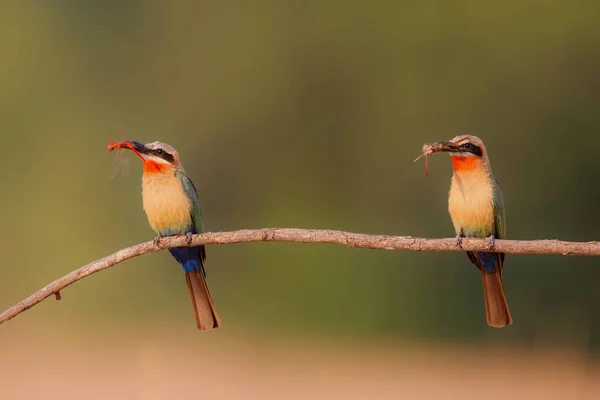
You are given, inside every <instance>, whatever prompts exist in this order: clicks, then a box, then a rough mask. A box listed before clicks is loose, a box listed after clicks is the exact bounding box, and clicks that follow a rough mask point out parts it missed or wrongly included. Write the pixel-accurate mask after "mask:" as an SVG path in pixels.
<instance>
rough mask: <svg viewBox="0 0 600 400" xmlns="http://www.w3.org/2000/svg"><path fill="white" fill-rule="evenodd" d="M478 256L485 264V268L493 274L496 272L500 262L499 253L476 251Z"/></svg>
mask: <svg viewBox="0 0 600 400" xmlns="http://www.w3.org/2000/svg"><path fill="white" fill-rule="evenodd" d="M475 255H476V257H477V258H478V259H479V262H480V263H481V265H483V270H484V271H485V272H486V273H488V274H491V273H493V272H494V269H495V267H496V265H497V264H498V253H488V252H485V251H476V252H475Z"/></svg>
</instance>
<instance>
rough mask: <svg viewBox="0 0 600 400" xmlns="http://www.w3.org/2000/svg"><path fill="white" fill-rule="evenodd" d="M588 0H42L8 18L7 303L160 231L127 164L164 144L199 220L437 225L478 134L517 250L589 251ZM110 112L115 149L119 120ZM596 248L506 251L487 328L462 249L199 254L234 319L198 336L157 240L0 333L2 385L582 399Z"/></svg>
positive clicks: (597, 65)
mask: <svg viewBox="0 0 600 400" xmlns="http://www.w3.org/2000/svg"><path fill="white" fill-rule="evenodd" d="M599 15H600V4H599V3H598V2H596V1H584V0H571V1H568V2H567V1H552V2H548V1H534V0H529V1H513V0H510V1H505V2H495V3H494V2H480V1H476V0H463V1H455V2H445V1H388V2H362V1H354V0H348V1H346V2H334V1H319V2H317V1H306V2H284V1H276V0H271V1H253V2H243V1H237V2H236V1H233V2H215V1H200V2H196V3H194V4H187V5H183V3H178V2H169V3H166V2H158V1H154V2H152V1H148V2H141V1H121V2H74V1H55V2H34V1H22V2H18V3H17V2H15V3H12V4H11V5H9V4H5V5H4V6H3V7H2V12H1V13H0V50H1V52H0V89H1V90H0V124H1V129H0V135H2V138H3V141H2V143H3V146H4V151H3V156H2V157H0V166H1V167H2V168H0V181H1V182H2V183H3V188H4V190H2V192H1V196H0V221H1V223H2V227H3V229H2V230H1V231H0V248H1V249H2V250H3V251H2V254H3V257H2V259H1V261H0V277H1V278H0V279H1V281H2V290H1V291H0V308H7V307H9V306H10V305H12V304H14V303H16V302H17V301H20V300H21V299H23V298H24V297H26V296H27V295H29V294H31V293H32V292H34V291H35V290H37V289H39V288H40V287H42V286H43V285H45V284H46V283H48V282H50V281H51V280H53V279H55V278H57V277H59V276H61V275H63V274H65V273H67V272H69V271H71V270H73V269H75V268H77V267H79V266H81V265H83V264H85V263H87V262H90V261H92V260H94V259H97V258H100V257H102V256H104V255H107V254H110V253H112V252H113V251H116V250H117V249H119V248H122V247H125V246H128V245H132V244H135V243H138V242H141V241H146V240H150V239H152V238H153V237H154V234H153V232H152V231H151V229H150V228H149V226H148V223H147V221H146V219H145V215H144V213H143V210H142V205H141V194H140V174H141V168H140V166H139V164H140V163H139V161H138V160H136V159H134V158H133V156H132V155H128V157H129V159H130V164H131V167H130V171H129V173H128V174H127V176H126V177H125V178H124V179H121V178H119V177H118V178H116V179H114V180H108V179H107V175H108V172H109V170H110V167H111V163H112V159H113V155H112V154H109V153H108V152H107V151H106V144H107V142H108V140H109V139H132V140H138V141H144V142H148V141H154V140H161V141H164V142H167V143H169V144H172V145H173V146H175V147H176V148H177V149H178V150H179V152H180V155H181V157H182V160H183V163H184V165H185V167H186V169H187V171H188V173H189V175H190V176H191V177H192V179H193V180H194V182H195V184H196V186H197V188H198V191H199V196H200V201H201V204H202V207H203V211H204V215H205V227H206V229H207V230H211V231H225V230H234V229H241V228H261V227H302V228H332V229H342V230H350V231H356V232H365V233H385V234H397V235H412V236H423V237H450V236H453V230H452V226H451V223H450V219H449V217H448V215H447V210H446V207H447V205H446V200H447V197H446V196H447V190H448V186H449V179H450V176H451V170H450V162H449V160H448V159H447V157H443V156H440V157H433V158H432V159H431V160H430V176H429V178H428V179H427V180H426V179H425V178H424V170H423V164H422V163H416V164H413V163H412V160H413V159H414V158H415V157H416V156H417V155H418V154H419V151H420V149H421V146H422V144H423V143H426V142H433V141H437V140H442V139H447V138H451V137H453V136H454V135H455V134H458V133H471V134H476V135H478V136H480V137H481V138H482V139H483V140H484V141H485V143H486V144H487V146H488V150H489V153H490V157H491V160H492V165H493V168H494V172H495V175H496V177H497V178H498V179H499V181H500V183H501V186H502V189H503V192H504V197H505V202H506V208H507V220H508V234H509V237H510V238H514V239H535V238H560V239H565V240H582V241H585V240H594V239H598V236H599V233H598V232H599V229H600V213H599V212H598V204H600V189H599V188H598V185H597V182H598V180H599V178H600V168H599V167H598V166H597V164H598V163H597V157H596V154H597V152H598V148H599V145H600V136H599V135H598V132H599V128H600V113H599V112H598V105H599V100H600V75H599V73H598V71H599V70H600V46H599V45H600V30H598V28H597V23H598V17H599ZM119 123H120V124H122V125H123V126H124V127H125V132H126V137H120V136H121V134H120V133H118V132H117V131H116V129H115V127H116V126H117V124H119ZM599 263H600V260H598V259H596V258H583V257H579V258H571V257H568V258H567V257H558V256H510V255H509V256H508V257H507V262H506V268H505V274H504V282H505V288H506V292H507V296H508V300H509V304H510V306H511V311H512V313H513V317H514V320H515V323H514V325H513V326H511V327H509V328H506V329H501V330H495V329H492V328H488V327H487V325H486V324H485V314H484V307H483V297H482V289H481V283H480V277H479V274H478V273H477V271H476V269H475V268H474V267H473V266H472V265H471V264H470V263H469V261H468V259H467V257H466V256H465V255H464V254H459V253H456V254H449V253H439V254H438V253H426V254H416V253H408V252H385V251H372V250H359V249H347V248H343V247H339V246H333V245H301V244H277V243H269V244H240V245H234V246H211V247H209V248H208V265H207V269H208V281H209V284H210V287H211V291H212V293H213V296H214V298H215V301H216V304H217V307H218V310H219V312H220V314H221V317H222V319H223V323H224V328H223V329H219V330H217V331H214V332H211V333H208V334H201V333H200V332H197V331H196V328H195V326H194V320H193V316H192V311H191V305H190V304H189V299H188V297H187V296H188V295H187V291H186V288H185V282H184V277H183V272H182V271H181V268H180V267H179V266H178V265H177V263H176V262H175V261H174V260H173V259H172V258H171V257H170V255H169V254H168V253H167V252H161V253H158V254H152V255H147V256H143V257H140V258H136V259H133V260H130V261H128V262H126V263H124V264H122V265H119V266H117V267H114V268H111V269H109V270H108V271H105V272H102V273H100V274H98V275H95V276H93V277H90V278H87V279H85V280H83V281H81V282H79V283H77V284H76V285H74V286H72V287H70V288H68V289H67V290H65V291H64V292H63V296H64V299H63V301H61V302H60V303H57V302H55V301H53V300H46V301H45V302H43V303H42V304H40V305H38V306H36V307H35V308H33V309H32V310H30V311H28V312H26V313H25V314H22V315H20V316H18V317H17V318H16V319H14V320H12V321H10V322H9V323H7V324H5V325H3V326H2V327H1V329H0V354H1V356H0V387H1V389H0V390H1V391H2V392H3V393H4V394H5V395H6V396H8V397H6V398H11V399H13V398H14V399H19V398H40V397H42V396H43V397H44V398H62V399H70V398H87V399H96V398H98V399H100V398H101V399H105V398H115V399H118V398H127V399H129V398H135V399H154V398H156V399H160V398H181V397H183V395H184V394H187V395H192V396H195V397H198V398H200V397H201V396H203V395H207V396H210V397H211V398H252V397H260V398H287V397H289V398H306V397H309V398H337V397H341V398H398V397H401V396H408V398H460V399H465V398H481V397H485V398H487V399H496V398H498V399H500V398H506V397H508V396H511V397H513V398H544V399H549V398H590V399H591V398H599V396H600V387H599V386H598V379H599V378H600V375H599V374H600V370H599V369H598V368H599V367H598V365H597V354H598V350H599V349H600V290H598V285H599V283H600V265H599ZM2 397H3V398H4V396H2Z"/></svg>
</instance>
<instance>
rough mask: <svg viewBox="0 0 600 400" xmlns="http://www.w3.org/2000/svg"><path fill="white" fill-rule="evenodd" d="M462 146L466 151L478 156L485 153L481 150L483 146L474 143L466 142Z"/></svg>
mask: <svg viewBox="0 0 600 400" xmlns="http://www.w3.org/2000/svg"><path fill="white" fill-rule="evenodd" d="M460 147H462V148H463V149H464V150H465V151H468V152H469V153H471V154H474V155H476V156H478V157H481V156H482V155H483V152H482V151H481V147H479V146H476V145H474V144H473V143H470V142H469V143H465V144H463V145H462V146H460Z"/></svg>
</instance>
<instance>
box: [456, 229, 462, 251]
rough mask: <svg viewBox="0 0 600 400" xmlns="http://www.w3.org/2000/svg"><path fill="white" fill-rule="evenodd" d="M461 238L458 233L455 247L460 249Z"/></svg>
mask: <svg viewBox="0 0 600 400" xmlns="http://www.w3.org/2000/svg"><path fill="white" fill-rule="evenodd" d="M462 241H463V236H462V235H461V234H460V233H459V234H458V235H456V246H457V247H459V248H461V249H462Z"/></svg>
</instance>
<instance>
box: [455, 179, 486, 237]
mask: <svg viewBox="0 0 600 400" xmlns="http://www.w3.org/2000/svg"><path fill="white" fill-rule="evenodd" d="M492 196H493V194H492V186H491V185H490V184H489V180H488V179H487V178H483V177H480V176H470V175H463V176H457V175H455V176H454V177H453V178H452V185H451V186H450V195H449V198H448V211H449V212H450V217H451V218H452V224H453V225H454V230H455V232H456V233H457V234H458V233H460V232H461V231H462V232H463V233H465V234H466V235H471V234H474V233H476V232H477V233H481V234H485V235H489V234H491V233H492V232H494V206H493V197H492Z"/></svg>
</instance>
